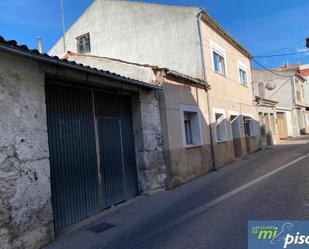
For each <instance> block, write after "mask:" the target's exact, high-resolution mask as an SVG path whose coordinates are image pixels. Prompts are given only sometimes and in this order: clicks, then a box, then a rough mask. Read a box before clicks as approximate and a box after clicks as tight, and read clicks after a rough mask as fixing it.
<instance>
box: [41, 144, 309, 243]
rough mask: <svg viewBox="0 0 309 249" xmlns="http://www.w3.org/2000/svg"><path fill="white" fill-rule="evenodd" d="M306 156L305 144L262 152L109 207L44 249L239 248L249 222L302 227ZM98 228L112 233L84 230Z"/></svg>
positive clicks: (308, 207) (307, 187) (307, 208)
mask: <svg viewBox="0 0 309 249" xmlns="http://www.w3.org/2000/svg"><path fill="white" fill-rule="evenodd" d="M307 153H309V144H298V145H282V146H276V147H273V148H269V149H265V150H263V151H260V152H258V153H255V154H252V155H250V156H249V157H248V158H247V159H241V160H238V161H236V162H234V163H232V164H230V165H228V166H226V167H224V168H222V169H220V170H219V171H217V172H213V173H210V174H208V175H206V176H203V177H200V178H198V179H196V180H194V181H192V182H190V183H188V184H185V185H183V186H181V187H179V188H177V189H174V190H170V191H164V192H160V193H156V194H153V195H150V196H141V197H139V198H137V199H135V200H133V201H131V202H129V203H126V204H124V205H121V206H118V207H115V208H113V209H111V210H109V211H107V212H106V213H104V214H101V215H99V216H97V217H96V218H93V219H91V220H88V221H86V222H84V223H83V224H81V225H79V226H80V228H79V229H77V230H75V231H71V232H67V233H65V234H63V235H61V236H59V237H58V238H57V240H56V242H55V243H53V244H51V245H50V246H48V247H47V248H48V249H53V248H72V249H73V248H74V249H78V248H82V249H88V248H89V249H99V248H102V249H103V248H112V249H118V248H119V249H122V248H125V249H131V248H132V249H152V248H156V249H158V248H160V249H165V248H166V249H167V248H168V249H170V248H171V249H173V248H175V249H176V248H177V249H181V248H184V249H188V248H194V249H198V248H203V249H205V248H206V249H224V248H228V249H231V248H233V249H238V248H239V249H245V248H247V222H248V221H249V220H277V219H279V220H280V219H283V220H306V219H307V220H309V157H308V155H307ZM100 223H108V224H112V225H114V227H112V228H110V229H108V230H105V231H103V232H101V233H94V232H92V231H90V230H89V229H88V227H89V226H93V225H94V224H100Z"/></svg>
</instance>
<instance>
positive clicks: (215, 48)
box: [209, 39, 228, 77]
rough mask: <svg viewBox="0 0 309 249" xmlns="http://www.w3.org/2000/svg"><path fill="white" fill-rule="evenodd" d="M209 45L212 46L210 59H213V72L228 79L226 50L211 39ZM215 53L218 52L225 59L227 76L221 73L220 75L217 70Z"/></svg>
mask: <svg viewBox="0 0 309 249" xmlns="http://www.w3.org/2000/svg"><path fill="white" fill-rule="evenodd" d="M209 44H210V58H211V64H212V70H213V71H214V72H215V73H218V74H220V75H222V76H224V77H228V69H227V61H226V53H225V49H224V48H223V47H221V46H220V45H219V44H217V43H216V42H214V41H213V40H211V39H209ZM213 52H216V53H217V54H219V55H221V56H222V57H223V58H224V67H225V74H221V73H219V72H217V71H216V70H215V63H214V53H213Z"/></svg>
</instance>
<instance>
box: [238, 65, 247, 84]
mask: <svg viewBox="0 0 309 249" xmlns="http://www.w3.org/2000/svg"><path fill="white" fill-rule="evenodd" d="M239 77H240V83H241V84H243V85H245V86H246V85H247V84H248V82H247V72H246V71H244V70H242V69H241V68H239Z"/></svg>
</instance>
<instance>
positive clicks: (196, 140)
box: [65, 52, 213, 188]
mask: <svg viewBox="0 0 309 249" xmlns="http://www.w3.org/2000/svg"><path fill="white" fill-rule="evenodd" d="M65 58H66V59H68V60H70V61H75V62H78V63H83V64H86V65H90V66H93V67H94V66H95V67H98V68H105V69H107V70H109V71H112V72H116V73H120V72H121V73H122V75H124V76H127V77H131V78H135V79H139V80H141V81H144V82H150V83H152V84H155V85H158V86H160V87H162V91H160V92H159V93H158V99H159V104H160V115H161V124H162V134H163V148H164V155H165V163H166V168H167V181H166V185H167V186H166V187H167V188H173V187H176V186H178V185H180V184H183V183H185V182H187V181H190V180H192V179H194V178H196V177H198V176H201V175H203V174H205V173H207V172H209V171H211V170H213V155H212V148H211V138H210V129H209V112H208V110H209V109H208V104H207V95H208V93H209V92H208V90H209V88H210V87H209V86H208V84H207V82H205V81H202V80H199V79H195V78H192V77H189V76H187V75H184V74H180V73H178V72H176V71H173V70H169V69H167V68H159V67H157V66H152V65H148V64H147V65H144V64H138V63H135V62H127V61H122V60H119V59H113V58H107V57H99V56H93V55H89V54H83V55H81V54H77V53H74V52H68V53H67V54H66V55H65ZM151 122H153V120H151ZM152 133H154V136H156V131H155V130H154V131H152Z"/></svg>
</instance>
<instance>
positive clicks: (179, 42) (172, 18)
mask: <svg viewBox="0 0 309 249" xmlns="http://www.w3.org/2000/svg"><path fill="white" fill-rule="evenodd" d="M199 12H200V9H198V8H184V7H175V6H166V5H165V6H164V5H156V4H146V3H135V2H130V1H106V0H96V1H94V3H93V4H92V5H91V6H90V7H89V8H88V10H87V11H86V12H85V13H84V14H83V15H82V16H81V17H80V19H79V20H78V21H77V22H76V23H75V24H74V25H73V26H72V27H71V28H70V29H69V30H68V32H67V33H66V44H67V49H66V50H70V51H76V50H77V45H76V37H77V36H80V35H82V34H85V33H88V32H89V33H90V39H91V54H93V55H98V56H106V57H111V58H118V59H122V60H126V61H130V62H138V63H145V64H151V65H156V66H159V67H167V68H170V69H173V70H176V71H179V72H181V73H183V74H187V75H190V76H193V77H201V76H202V63H201V51H200V46H199V36H198V25H197V15H198V13H199ZM49 54H51V55H58V56H60V57H61V56H63V55H64V50H63V44H62V40H59V41H58V42H57V44H56V45H55V46H54V47H53V48H52V49H51V50H50V52H49Z"/></svg>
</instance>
